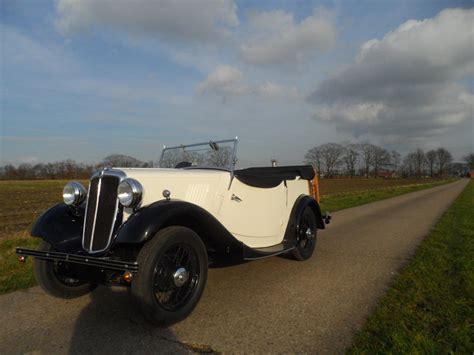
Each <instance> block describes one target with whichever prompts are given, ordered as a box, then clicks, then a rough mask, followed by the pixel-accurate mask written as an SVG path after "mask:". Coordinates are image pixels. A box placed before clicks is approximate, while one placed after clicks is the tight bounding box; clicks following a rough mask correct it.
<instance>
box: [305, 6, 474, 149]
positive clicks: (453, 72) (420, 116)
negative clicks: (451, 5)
mask: <svg viewBox="0 0 474 355" xmlns="http://www.w3.org/2000/svg"><path fill="white" fill-rule="evenodd" d="M473 23H474V9H469V10H467V9H447V10H444V11H442V12H441V13H439V14H438V15H437V16H436V17H434V18H432V19H426V20H422V21H415V20H410V21H407V22H405V23H403V24H402V25H400V26H399V27H398V28H397V29H395V30H394V31H392V32H389V33H388V34H386V35H385V36H384V37H383V38H382V39H372V40H370V41H367V42H366V43H365V44H364V45H363V46H362V47H361V49H360V51H359V53H358V55H357V57H356V58H355V61H354V63H353V64H351V65H349V66H347V67H345V68H343V69H342V70H340V71H338V72H337V73H335V74H334V75H333V76H332V77H330V78H328V79H326V80H324V81H323V82H322V83H321V85H320V86H319V88H318V89H317V90H316V91H315V92H314V93H313V94H312V95H311V96H310V98H309V101H311V102H313V103H314V104H315V117H316V118H317V119H320V120H325V121H330V122H332V123H334V124H335V125H336V126H337V127H338V128H340V129H342V130H345V131H349V132H352V133H354V134H356V135H357V134H364V133H373V134H376V135H380V136H397V137H403V138H406V139H411V140H414V139H417V138H420V137H428V136H433V135H439V134H441V133H443V132H446V131H447V130H448V129H451V128H453V127H455V126H456V125H459V124H460V123H462V122H465V121H467V120H469V119H471V120H472V119H473V117H472V109H473V105H474V96H473V95H472V93H470V92H469V91H468V90H467V89H466V88H465V87H464V86H463V85H462V81H463V80H465V79H467V78H468V77H472V75H474V45H473V43H474V26H473Z"/></svg>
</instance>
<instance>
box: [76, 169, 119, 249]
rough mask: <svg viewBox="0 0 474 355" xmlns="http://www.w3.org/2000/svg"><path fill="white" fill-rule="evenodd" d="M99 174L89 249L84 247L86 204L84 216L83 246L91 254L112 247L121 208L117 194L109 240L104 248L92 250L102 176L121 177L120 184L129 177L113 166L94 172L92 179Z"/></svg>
mask: <svg viewBox="0 0 474 355" xmlns="http://www.w3.org/2000/svg"><path fill="white" fill-rule="evenodd" d="M97 176H99V177H100V180H99V186H98V188H97V200H96V208H95V214H94V222H93V226H92V228H93V229H92V234H91V241H90V245H89V249H87V248H85V247H84V235H85V232H86V227H85V226H86V222H87V205H86V214H85V217H84V227H83V231H82V247H83V249H84V250H86V251H87V252H88V253H89V254H97V253H101V252H103V251H105V250H107V249H108V248H109V247H110V244H111V243H112V239H113V238H112V237H113V233H114V226H115V223H116V222H117V213H118V208H119V200H118V196H117V198H116V201H115V211H114V218H113V220H112V225H111V226H110V235H109V238H108V242H107V244H106V246H105V248H104V249H100V250H92V244H93V240H94V232H95V223H96V218H97V213H98V208H99V207H98V204H99V198H100V184H101V183H102V177H103V176H115V177H117V178H118V179H119V184H120V183H121V182H122V180H124V179H125V178H126V177H127V174H125V173H124V172H123V171H121V170H116V169H112V168H105V169H102V170H100V171H98V172H96V173H94V174H93V175H92V177H91V181H92V179H94V178H95V177H97ZM117 186H118V185H117ZM89 190H90V185H89ZM88 198H89V194H88Z"/></svg>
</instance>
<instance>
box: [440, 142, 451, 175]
mask: <svg viewBox="0 0 474 355" xmlns="http://www.w3.org/2000/svg"><path fill="white" fill-rule="evenodd" d="M436 154H437V156H438V161H437V163H438V174H439V176H443V175H444V174H445V172H446V171H447V169H448V167H449V165H450V164H451V163H452V162H453V156H452V155H451V153H450V152H449V151H447V150H446V149H445V148H438V149H437V150H436Z"/></svg>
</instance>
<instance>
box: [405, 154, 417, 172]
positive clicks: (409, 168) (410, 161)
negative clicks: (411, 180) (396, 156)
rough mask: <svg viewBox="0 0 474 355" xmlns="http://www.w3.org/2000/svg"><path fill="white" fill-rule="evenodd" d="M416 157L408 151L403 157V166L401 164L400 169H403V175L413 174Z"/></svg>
mask: <svg viewBox="0 0 474 355" xmlns="http://www.w3.org/2000/svg"><path fill="white" fill-rule="evenodd" d="M415 160H416V158H415V153H408V154H407V155H406V156H405V158H403V166H402V170H403V174H404V175H405V176H413V175H415V169H416V168H415V166H416V162H415Z"/></svg>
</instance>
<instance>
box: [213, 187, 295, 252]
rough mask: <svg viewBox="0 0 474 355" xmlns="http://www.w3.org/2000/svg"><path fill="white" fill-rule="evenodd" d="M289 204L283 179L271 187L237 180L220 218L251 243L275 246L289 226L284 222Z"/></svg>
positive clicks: (241, 237)
mask: <svg viewBox="0 0 474 355" xmlns="http://www.w3.org/2000/svg"><path fill="white" fill-rule="evenodd" d="M286 204H287V189H286V186H285V183H284V182H281V184H279V185H278V186H276V187H272V188H259V187H253V186H249V185H246V184H244V183H242V182H241V181H239V180H238V179H234V180H233V181H232V185H231V187H230V189H229V190H228V191H227V192H226V194H225V195H224V199H223V202H222V206H221V209H220V212H219V219H220V221H221V223H223V225H224V226H225V227H226V228H227V230H229V231H230V232H231V233H232V234H234V236H236V237H237V238H238V239H239V240H241V241H242V242H244V243H245V244H246V245H248V246H251V247H265V246H270V245H275V244H278V243H280V242H281V240H282V239H283V234H284V230H285V228H286V225H284V221H283V217H284V215H285V213H284V212H285V211H286Z"/></svg>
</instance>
